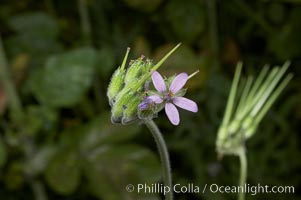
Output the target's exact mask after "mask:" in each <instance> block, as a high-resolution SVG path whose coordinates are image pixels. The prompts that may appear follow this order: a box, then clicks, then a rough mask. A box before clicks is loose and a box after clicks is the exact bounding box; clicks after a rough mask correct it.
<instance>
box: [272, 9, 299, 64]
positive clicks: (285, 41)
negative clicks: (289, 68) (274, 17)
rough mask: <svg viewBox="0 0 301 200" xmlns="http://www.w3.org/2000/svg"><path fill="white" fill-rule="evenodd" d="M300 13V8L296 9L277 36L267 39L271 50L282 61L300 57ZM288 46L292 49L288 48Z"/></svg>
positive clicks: (273, 35)
mask: <svg viewBox="0 0 301 200" xmlns="http://www.w3.org/2000/svg"><path fill="white" fill-rule="evenodd" d="M300 11H301V9H300V8H298V7H297V8H295V9H294V10H293V11H292V12H291V16H290V17H291V20H290V21H289V22H288V23H287V24H285V25H284V26H283V27H282V28H281V29H280V30H278V33H277V34H272V35H271V37H268V38H267V40H268V42H269V46H268V47H269V50H270V51H271V52H273V53H275V54H276V55H277V57H279V58H280V59H283V60H287V59H292V58H294V57H296V56H298V55H300V51H301V46H300V45H299V44H300V43H301V38H300V37H299V34H298V33H299V32H300V31H301V28H300V27H301V21H300V20H299V19H300V17H301V14H300ZM288 46H289V47H290V48H287V47H288Z"/></svg>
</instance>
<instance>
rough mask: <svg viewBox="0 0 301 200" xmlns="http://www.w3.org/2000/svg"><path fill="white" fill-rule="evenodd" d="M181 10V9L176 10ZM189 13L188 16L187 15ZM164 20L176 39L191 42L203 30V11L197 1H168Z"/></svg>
mask: <svg viewBox="0 0 301 200" xmlns="http://www.w3.org/2000/svg"><path fill="white" fill-rule="evenodd" d="M178 8H181V9H178ZM187 13H189V14H187ZM165 18H166V19H167V21H168V22H169V24H170V25H171V28H172V29H173V31H174V32H173V33H174V34H175V35H176V36H178V39H179V40H181V41H183V40H185V42H193V41H194V40H195V39H196V38H197V37H198V36H199V35H200V34H201V33H202V32H204V30H205V27H206V25H205V9H204V7H203V5H202V4H201V3H199V1H189V3H186V2H185V1H182V0H176V1H169V2H168V4H167V5H166V10H165Z"/></svg>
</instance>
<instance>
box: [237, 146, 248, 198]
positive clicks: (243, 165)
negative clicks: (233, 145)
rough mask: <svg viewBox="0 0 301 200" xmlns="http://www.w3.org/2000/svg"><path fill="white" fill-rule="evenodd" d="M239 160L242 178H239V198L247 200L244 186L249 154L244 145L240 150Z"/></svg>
mask: <svg viewBox="0 0 301 200" xmlns="http://www.w3.org/2000/svg"><path fill="white" fill-rule="evenodd" d="M238 156H239V161H240V179H239V186H240V188H241V191H240V192H239V193H238V200H245V192H246V191H244V190H243V188H245V185H246V181H247V156H246V150H245V148H244V147H242V148H241V149H240V150H239V152H238Z"/></svg>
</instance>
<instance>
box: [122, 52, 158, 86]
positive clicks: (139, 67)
mask: <svg viewBox="0 0 301 200" xmlns="http://www.w3.org/2000/svg"><path fill="white" fill-rule="evenodd" d="M143 58H144V57H143V56H141V57H140V58H138V59H137V60H134V61H132V63H131V65H130V67H129V68H128V70H127V72H126V75H125V78H124V82H125V84H129V83H131V82H137V81H138V80H139V79H140V78H141V77H142V76H143V75H144V74H146V73H148V72H149V71H150V69H151V68H152V66H153V63H152V62H151V61H150V60H146V61H144V60H143Z"/></svg>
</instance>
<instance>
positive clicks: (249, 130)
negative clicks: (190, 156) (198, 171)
mask: <svg viewBox="0 0 301 200" xmlns="http://www.w3.org/2000/svg"><path fill="white" fill-rule="evenodd" d="M289 65H290V63H289V62H286V63H284V65H283V66H282V67H275V68H273V69H272V70H270V71H269V67H268V66H265V67H264V68H263V69H262V71H261V72H260V74H259V76H258V78H256V79H253V77H252V76H251V77H248V79H247V81H246V83H245V84H244V86H243V87H242V88H241V89H242V93H241V95H240V98H238V97H236V96H237V90H238V86H239V81H240V80H239V79H240V74H241V70H242V63H239V64H238V65H237V68H236V72H235V76H234V80H233V82H232V86H231V91H230V95H229V99H228V103H227V107H226V112H225V115H224V119H223V122H222V124H221V126H220V128H219V130H218V135H217V140H216V147H217V152H218V153H219V154H220V155H223V154H237V152H238V149H240V148H244V143H245V141H246V140H247V139H249V138H250V137H252V136H253V135H254V133H255V132H256V130H257V128H258V125H259V123H260V122H261V121H262V119H263V117H264V116H265V114H266V113H267V112H268V110H269V109H270V107H271V106H272V104H273V103H274V102H275V101H276V99H277V97H278V96H279V95H280V93H281V92H282V91H283V89H284V88H285V87H286V86H287V84H288V83H289V81H290V80H291V79H292V74H289V75H286V76H285V77H284V74H285V72H286V70H287V68H288V67H289ZM283 77H284V78H283ZM235 105H236V107H235Z"/></svg>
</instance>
